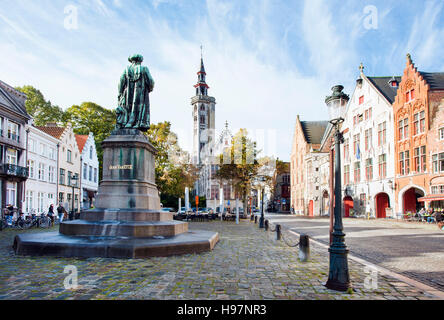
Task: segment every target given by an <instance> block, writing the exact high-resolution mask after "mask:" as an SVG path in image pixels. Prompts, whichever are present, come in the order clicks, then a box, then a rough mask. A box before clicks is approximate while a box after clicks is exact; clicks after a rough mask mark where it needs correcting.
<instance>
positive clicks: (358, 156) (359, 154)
mask: <svg viewBox="0 0 444 320" xmlns="http://www.w3.org/2000/svg"><path fill="white" fill-rule="evenodd" d="M356 159H358V160H360V159H361V150H360V149H359V144H358V150H357V151H356Z"/></svg>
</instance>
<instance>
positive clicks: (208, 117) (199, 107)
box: [191, 46, 216, 164]
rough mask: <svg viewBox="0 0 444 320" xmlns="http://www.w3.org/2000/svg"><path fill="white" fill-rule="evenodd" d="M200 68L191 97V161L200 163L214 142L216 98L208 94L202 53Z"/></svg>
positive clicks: (209, 152)
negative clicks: (193, 94) (194, 90)
mask: <svg viewBox="0 0 444 320" xmlns="http://www.w3.org/2000/svg"><path fill="white" fill-rule="evenodd" d="M200 49H201V56H200V69H199V71H198V72H197V83H196V84H195V85H194V88H195V89H196V95H195V96H194V97H192V98H191V105H192V106H193V154H192V158H193V163H194V164H201V163H202V160H203V159H204V158H205V155H206V154H211V152H212V145H213V144H214V135H215V133H214V130H215V105H216V99H214V98H213V97H210V96H208V89H209V87H208V85H207V83H206V75H207V73H206V71H205V66H204V61H203V55H202V46H201V47H200Z"/></svg>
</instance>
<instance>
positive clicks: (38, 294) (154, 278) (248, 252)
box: [0, 220, 431, 300]
mask: <svg viewBox="0 0 444 320" xmlns="http://www.w3.org/2000/svg"><path fill="white" fill-rule="evenodd" d="M190 229H191V230H193V229H201V230H202V229H204V230H215V231H218V232H219V234H220V242H219V243H218V244H217V245H216V247H215V249H214V250H213V251H212V252H209V253H205V254H201V255H183V256H174V257H159V258H151V259H134V260H118V259H105V258H88V259H78V258H55V257H23V256H16V255H14V253H13V251H12V248H11V246H12V242H13V238H14V235H15V234H16V233H17V232H19V231H15V230H6V231H2V232H0V299H191V300H197V299H236V300H237V299H240V300H242V299H373V300H374V299H430V298H431V296H430V295H429V294H426V293H424V292H422V291H421V290H419V289H417V288H415V287H412V286H410V285H408V284H406V283H404V282H400V281H398V280H396V279H394V278H391V277H388V276H384V275H379V276H378V277H377V278H374V279H375V280H377V287H375V289H373V288H372V287H371V286H366V285H365V281H366V279H367V280H368V279H369V277H370V274H369V273H368V272H367V273H366V270H365V269H364V266H363V265H361V264H359V263H356V262H353V261H350V262H349V268H350V277H351V281H352V283H353V286H354V289H355V291H354V292H353V293H352V294H350V293H339V292H335V291H331V290H328V289H326V288H325V287H324V286H323V284H324V283H325V282H326V280H327V278H328V256H327V253H326V251H325V250H324V249H322V248H319V247H317V246H312V252H311V260H310V261H309V262H305V263H302V262H299V261H298V258H297V250H298V249H297V248H290V247H288V246H287V245H286V244H284V243H283V242H282V241H280V242H278V241H276V240H274V236H275V234H273V233H270V232H265V231H264V230H263V229H259V228H258V225H257V224H254V223H253V222H250V221H246V220H241V223H240V224H239V225H236V224H235V223H234V222H219V221H216V222H202V223H199V222H193V223H190ZM43 231H45V230H43ZM20 232H42V230H27V231H20ZM286 236H287V238H289V237H290V235H289V234H286ZM287 240H288V241H290V242H291V241H294V242H296V241H297V238H293V239H287ZM69 265H72V266H75V267H76V268H77V270H78V283H79V287H78V288H77V289H69V290H66V289H65V288H64V281H65V278H66V277H67V276H68V274H67V273H64V272H63V271H64V268H65V267H66V266H69ZM373 283H374V284H375V282H373Z"/></svg>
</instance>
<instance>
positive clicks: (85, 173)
mask: <svg viewBox="0 0 444 320" xmlns="http://www.w3.org/2000/svg"><path fill="white" fill-rule="evenodd" d="M76 140H77V145H78V147H79V152H80V154H81V156H80V162H81V164H80V170H81V174H80V199H81V204H80V205H81V208H82V209H89V208H91V207H93V206H94V202H95V197H96V194H97V189H98V188H99V159H98V157H97V150H96V144H95V141H94V134H93V133H92V132H90V133H89V135H79V134H76Z"/></svg>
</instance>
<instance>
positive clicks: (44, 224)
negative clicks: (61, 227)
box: [39, 217, 49, 229]
mask: <svg viewBox="0 0 444 320" xmlns="http://www.w3.org/2000/svg"><path fill="white" fill-rule="evenodd" d="M39 225H40V228H44V229H46V228H48V227H49V219H48V218H46V217H45V218H41V219H40V223H39Z"/></svg>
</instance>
